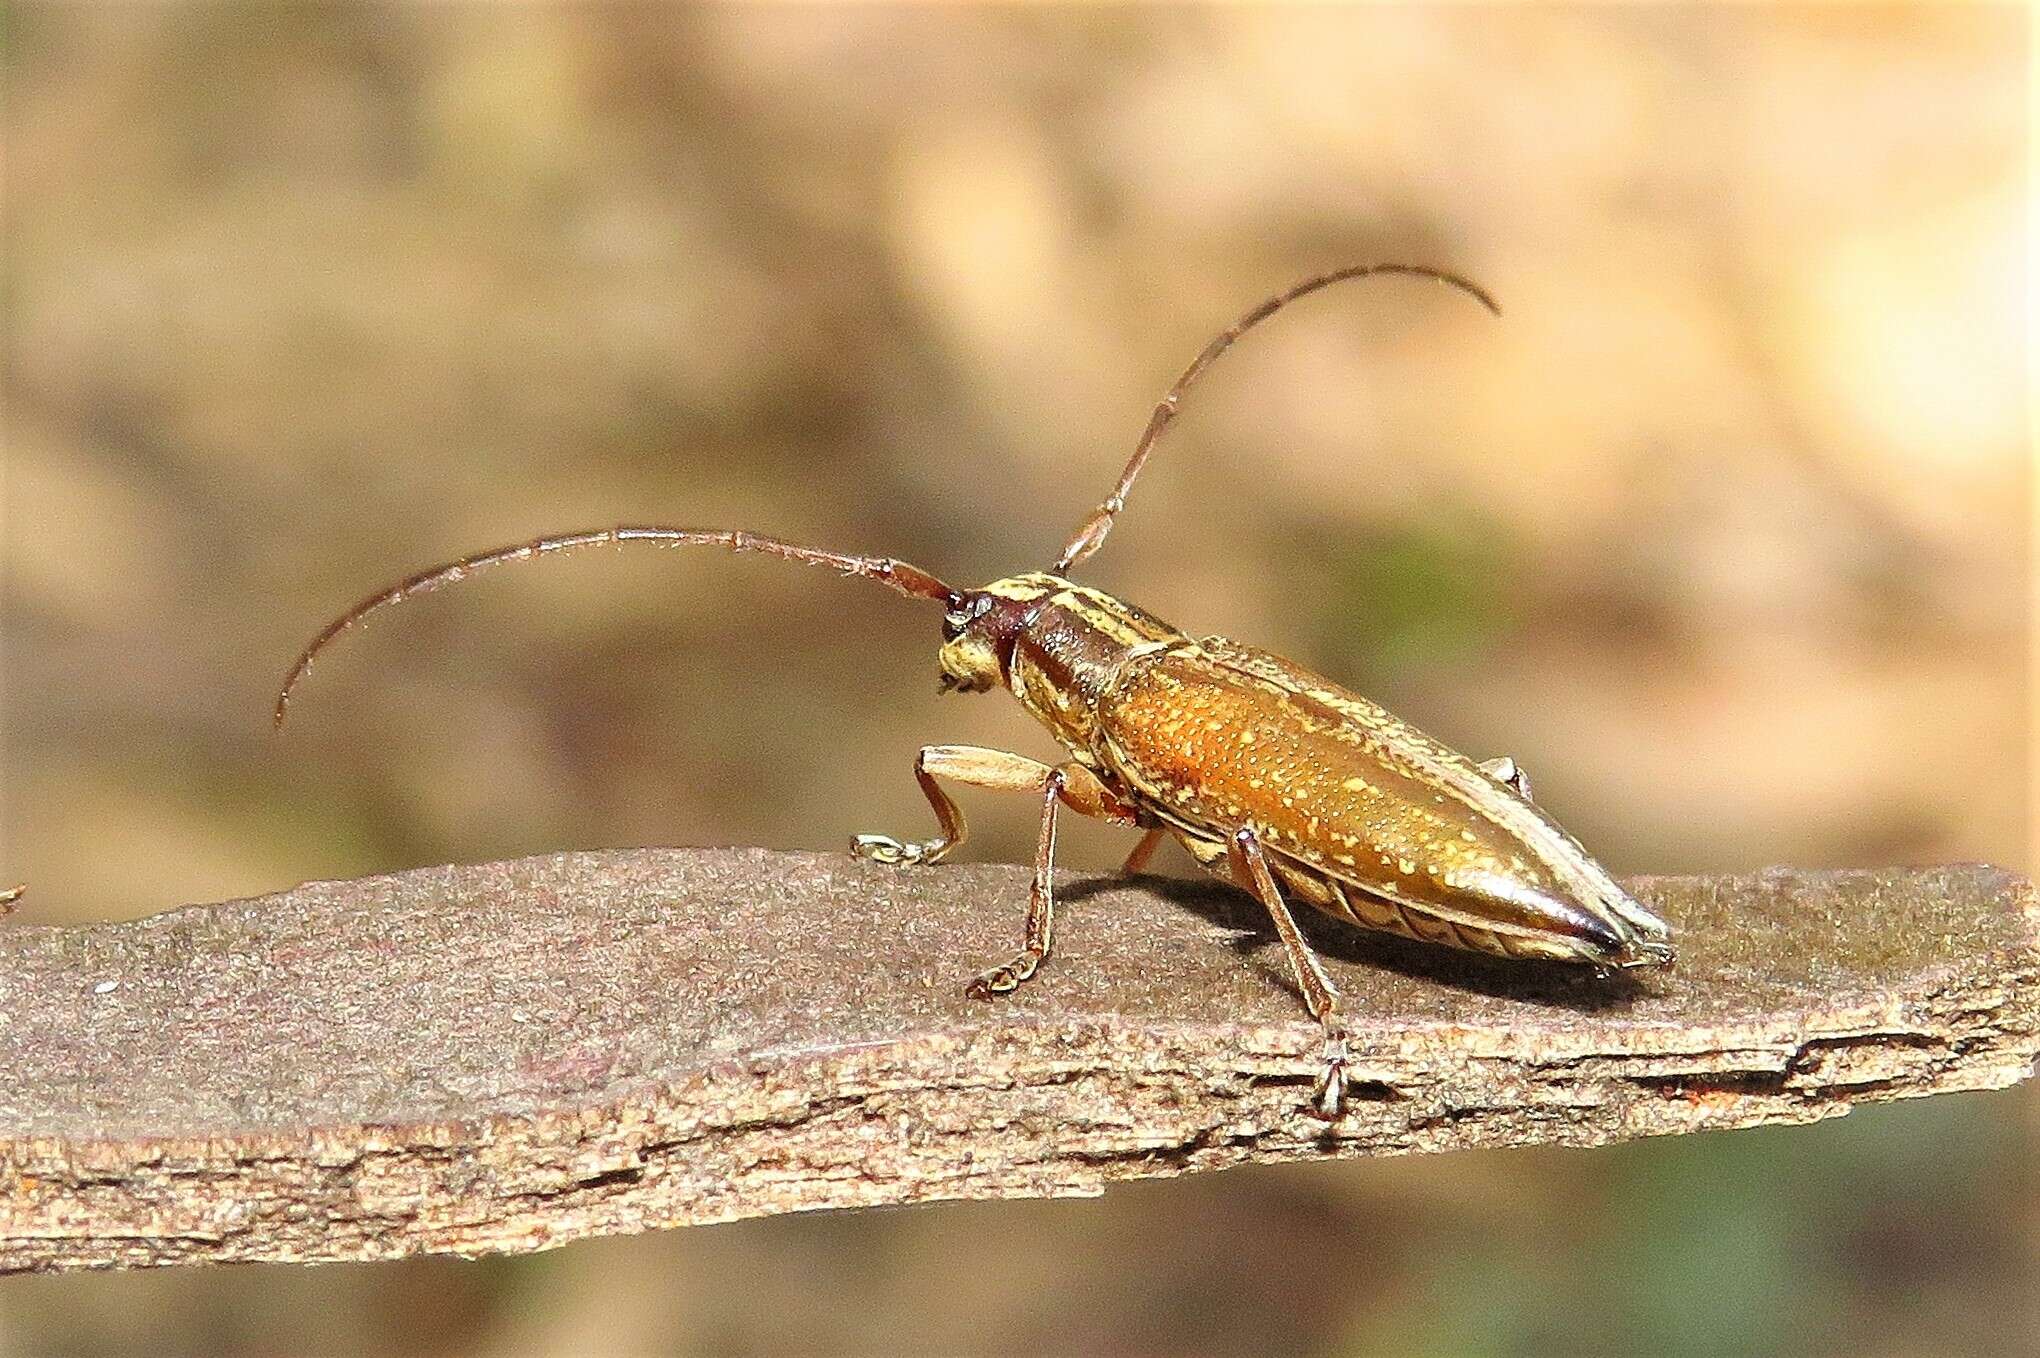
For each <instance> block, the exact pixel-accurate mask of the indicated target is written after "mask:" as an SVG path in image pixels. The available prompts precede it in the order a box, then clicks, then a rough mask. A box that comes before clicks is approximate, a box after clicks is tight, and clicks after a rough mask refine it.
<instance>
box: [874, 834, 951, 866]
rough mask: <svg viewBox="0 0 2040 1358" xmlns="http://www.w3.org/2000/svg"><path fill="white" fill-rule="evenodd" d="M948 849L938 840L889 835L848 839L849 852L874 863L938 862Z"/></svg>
mask: <svg viewBox="0 0 2040 1358" xmlns="http://www.w3.org/2000/svg"><path fill="white" fill-rule="evenodd" d="M948 850H949V846H948V845H947V844H944V843H942V842H941V841H939V840H934V841H920V840H899V839H894V838H893V837H892V836H891V835H855V836H852V837H851V840H850V852H851V853H854V854H856V855H857V856H858V857H859V858H866V859H869V860H871V861H872V862H874V863H896V864H910V863H940V862H941V861H942V858H943V855H944V854H946V853H947V852H948Z"/></svg>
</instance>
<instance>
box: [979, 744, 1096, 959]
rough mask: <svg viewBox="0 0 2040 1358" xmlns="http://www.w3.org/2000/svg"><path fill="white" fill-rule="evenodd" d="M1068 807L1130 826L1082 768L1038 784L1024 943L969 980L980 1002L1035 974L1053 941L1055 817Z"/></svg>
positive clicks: (1063, 767)
mask: <svg viewBox="0 0 2040 1358" xmlns="http://www.w3.org/2000/svg"><path fill="white" fill-rule="evenodd" d="M1058 805H1061V806H1067V807H1069V808H1070V810H1072V811H1075V812H1076V813H1077V814H1078V815H1080V816H1091V817H1094V818H1096V819H1098V820H1103V821H1109V822H1111V823H1112V824H1115V825H1133V824H1135V823H1136V821H1135V812H1134V809H1133V806H1132V804H1131V803H1129V802H1127V801H1126V800H1125V799H1124V798H1122V797H1121V796H1120V795H1119V794H1118V793H1116V792H1114V791H1113V790H1112V789H1111V788H1110V787H1108V786H1106V784H1105V783H1104V781H1103V780H1101V779H1100V778H1099V777H1098V775H1097V774H1095V773H1093V772H1091V770H1089V769H1087V768H1085V767H1084V766H1083V765H1082V764H1076V763H1068V764H1058V765H1056V766H1055V767H1054V768H1052V769H1049V770H1047V771H1046V773H1045V775H1044V776H1043V778H1042V780H1041V838H1040V839H1039V840H1037V841H1036V842H1035V846H1034V884H1033V886H1032V887H1030V888H1029V890H1028V893H1027V941H1026V943H1025V944H1024V945H1023V946H1022V947H1021V949H1020V951H1019V952H1018V953H1016V954H1014V956H1013V960H1012V961H1010V962H1007V963H1005V964H1004V965H1003V966H997V967H993V968H992V969H991V970H990V971H988V972H986V973H984V974H983V975H982V976H979V977H978V978H977V979H975V980H973V981H972V982H971V983H970V984H969V985H968V986H965V987H964V991H965V993H966V994H970V995H974V996H976V997H977V998H979V999H987V998H989V997H991V996H993V995H1003V994H1005V993H1006V992H1007V991H1009V990H1013V989H1016V988H1017V987H1018V986H1019V985H1020V983H1021V982H1023V981H1025V980H1026V979H1027V978H1028V977H1030V976H1032V975H1034V973H1035V971H1036V969H1038V968H1039V967H1040V966H1041V964H1042V963H1043V962H1044V961H1046V960H1047V958H1048V952H1049V948H1050V947H1051V946H1053V943H1054V940H1055V813H1056V808H1057V807H1058Z"/></svg>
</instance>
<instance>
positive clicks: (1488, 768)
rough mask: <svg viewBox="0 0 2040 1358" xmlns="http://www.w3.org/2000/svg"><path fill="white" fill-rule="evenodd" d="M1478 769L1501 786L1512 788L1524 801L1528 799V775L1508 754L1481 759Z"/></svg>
mask: <svg viewBox="0 0 2040 1358" xmlns="http://www.w3.org/2000/svg"><path fill="white" fill-rule="evenodd" d="M1480 771H1481V772H1482V773H1484V774H1486V775H1487V776H1488V777H1490V778H1492V779H1494V780H1495V781H1496V782H1497V783H1500V784H1501V785H1502V786H1503V787H1507V788H1513V789H1514V790H1515V793H1516V795H1517V796H1519V797H1521V798H1522V799H1523V800H1524V801H1526V802H1527V801H1529V800H1530V775H1529V774H1527V773H1525V772H1524V771H1523V766H1522V765H1521V764H1518V763H1517V762H1516V761H1515V760H1513V759H1511V758H1509V756H1507V755H1503V756H1502V757H1501V758H1499V759H1483V760H1481V761H1480Z"/></svg>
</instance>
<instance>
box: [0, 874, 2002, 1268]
mask: <svg viewBox="0 0 2040 1358" xmlns="http://www.w3.org/2000/svg"><path fill="white" fill-rule="evenodd" d="M1633 886H1634V887H1635V889H1636V891H1637V893H1638V895H1639V896H1640V897H1641V898H1642V899H1643V900H1644V901H1645V902H1646V903H1647V904H1649V905H1650V906H1651V907H1652V908H1654V909H1657V910H1660V911H1661V912H1662V913H1663V914H1664V915H1666V916H1667V917H1668V918H1669V919H1671V920H1672V921H1673V922H1674V924H1675V925H1676V927H1677V928H1678V931H1679V939H1680V944H1681V952H1680V959H1679V963H1678V965H1677V966H1676V967H1675V968H1673V969H1672V970H1670V971H1668V972H1664V973H1659V974H1652V975H1648V976H1644V977H1615V978H1607V979H1602V978H1596V977H1595V976H1593V975H1592V974H1590V973H1585V972H1581V971H1577V970H1567V969H1561V968H1536V967H1532V966H1526V965H1522V964H1516V965H1509V964H1506V963H1502V962H1499V961H1489V960H1486V959H1482V958H1478V957H1471V956H1464V955H1458V954H1451V953H1446V952H1442V951H1431V950H1426V949H1423V948H1419V947H1416V946H1413V945H1409V944H1405V943H1402V942H1400V941H1398V940H1395V939H1388V938H1376V937H1371V936H1363V935H1357V934H1352V933H1346V932H1342V931H1340V930H1339V929H1338V928H1337V927H1336V926H1331V925H1326V926H1325V927H1321V928H1318V929H1316V930H1314V933H1315V935H1316V938H1317V940H1318V942H1319V943H1320V945H1321V946H1322V948H1323V949H1324V950H1325V951H1326V952H1327V953H1328V954H1329V960H1330V964H1331V965H1332V967H1333V968H1334V970H1335V973H1336V977H1337V980H1338V982H1339V984H1340V985H1341V986H1342V987H1343V988H1344V990H1345V992H1346V994H1347V995H1348V996H1349V997H1351V1000H1352V1003H1353V1006H1354V1017H1353V1030H1354V1046H1355V1049H1356V1050H1355V1055H1356V1060H1357V1062H1358V1065H1359V1068H1360V1071H1361V1073H1362V1075H1363V1076H1364V1077H1365V1080H1366V1084H1365V1085H1363V1086H1362V1088H1361V1089H1360V1091H1359V1094H1360V1097H1359V1098H1358V1099H1357V1101H1356V1106H1355V1107H1354V1108H1353V1109H1352V1111H1351V1112H1350V1113H1349V1114H1348V1116H1347V1118H1346V1119H1345V1120H1344V1121H1343V1122H1342V1123H1341V1124H1340V1125H1338V1126H1337V1127H1336V1128H1335V1129H1331V1130H1327V1129H1326V1128H1325V1127H1324V1125H1323V1124H1321V1123H1318V1122H1315V1121H1313V1120H1312V1119H1311V1118H1310V1117H1308V1116H1307V1115H1306V1113H1305V1105H1306V1102H1307V1095H1308V1092H1309V1089H1310V1085H1311V1082H1312V1080H1313V1079H1314V1078H1315V1076H1316V1074H1317V1058H1318V1048H1319V1035H1318V1030H1317V1027H1316V1025H1315V1024H1313V1023H1311V1022H1309V1021H1308V1020H1306V1019H1305V1018H1304V1016H1303V1013H1302V1008H1301V1006H1300V1005H1299V1003H1298V1002H1297V1000H1296V997H1295V996H1294V995H1293V994H1292V993H1291V991H1290V989H1289V984H1288V979H1287V976H1286V973H1285V972H1284V969H1283V962H1282V959H1281V957H1280V955H1279V952H1278V950H1276V949H1274V948H1273V947H1272V946H1271V945H1270V943H1271V940H1270V936H1269V934H1268V932H1267V930H1266V927H1265V922H1264V918H1263V917H1262V916H1260V914H1259V910H1258V907H1257V906H1255V905H1254V904H1253V903H1252V902H1251V901H1249V900H1247V899H1246V898H1245V897H1243V896H1240V895H1238V894H1236V893H1231V892H1227V891H1224V890H1222V889H1218V888H1216V887H1210V888H1207V887H1202V886H1190V885H1185V884H1177V883H1171V882H1164V881H1158V880H1153V879H1150V880H1145V881H1142V882H1139V883H1118V882H1084V881H1081V880H1076V879H1072V880H1071V882H1070V883H1069V885H1068V886H1067V887H1066V888H1065V890H1066V892H1067V894H1066V897H1065V899H1066V903H1067V905H1068V909H1067V911H1066V912H1065V917H1064V925H1063V928H1062V929H1061V931H1060V936H1059V938H1058V940H1057V942H1058V946H1059V952H1058V954H1057V956H1056V957H1055V958H1054V960H1053V961H1052V962H1051V963H1050V964H1049V965H1048V966H1047V967H1046V968H1044V970H1043V972H1042V974H1041V976H1040V977H1039V978H1038V979H1037V980H1035V981H1033V982H1031V983H1030V984H1029V985H1027V986H1025V987H1023V988H1022V990H1021V992H1020V993H1018V994H1016V995H1013V996H1010V997H1006V998H1002V999H999V1000H995V1001H992V1002H989V1003H987V1002H981V1001H972V1000H967V999H966V998H964V996H963V995H962V993H961V990H962V982H963V981H964V980H965V979H966V978H967V977H969V976H970V975H971V974H973V973H974V971H975V970H976V969H977V968H979V967H981V966H983V965H984V964H985V963H986V962H987V961H989V960H996V959H997V958H1000V957H1003V956H1005V955H1007V953H1009V952H1010V950H1011V948H1012V945H1013V942H1014V939H1015V938H1016V937H1017V935H1018V930H1019V927H1020V918H1021V913H1022V911H1023V908H1024V902H1025V898H1026V874H1025V872H1024V871H1023V870H1022V869H1019V868H1010V867H993V866H958V867H943V868H919V869H898V868H884V867H879V866H876V865H872V864H866V863H862V862H858V861H856V860H853V859H851V858H849V857H848V856H845V855H826V854H786V853H771V852H766V851H762V850H755V849H735V850H712V851H679V850H639V851H627V852H611V853H587V854H564V855H559V856H556V857H550V858H533V859H526V860H523V861H520V862H512V863H495V864H488V865H485V866H480V867H456V868H435V869H430V870H426V871H419V872H408V873H402V874H399V875H396V876H391V877H376V878H368V879H364V880H360V881H351V882H327V883H315V884H312V885H309V886H304V887H300V888H298V889H296V890H294V891H289V892H285V893H283V894H281V895H276V896H270V897H266V898H263V899H260V900H250V901H237V902H231V903H228V904H224V905H209V906H195V907H191V908H188V909H183V910H177V911H173V912H171V913H169V914H164V915H158V916H156V917H154V918H151V919H145V920H139V921H135V922H133V923H127V924H115V925H104V926H96V927H91V928H82V929H51V928H35V927H24V926H23V925H21V923H20V922H19V921H18V920H17V921H15V922H14V923H13V924H11V925H10V926H9V928H8V929H6V930H4V931H0V1071H4V1072H5V1077H4V1087H0V1185H4V1201H0V1267H4V1268H7V1269H13V1270H24V1269H66V1268H89V1267H109V1266H111V1267H127V1266H140V1265H154V1264H174V1263H186V1262H200V1261H213V1260H227V1259H288V1260H326V1259H374V1258H389V1257H392V1256H398V1255H406V1254H415V1253H420V1252H425V1251H452V1252H456V1253H463V1254H476V1253H485V1252H490V1251H519V1250H535V1249H543V1248H545V1247H547V1246H551V1245H558V1244H562V1243H564V1242H566V1241H570V1240H574V1239H578V1238H581V1237H584V1236H591V1235H601V1234H613V1233H620V1232H630V1231H643V1230H649V1229H653V1228H657V1227H664V1226H674V1225H679V1224H682V1223H689V1222H707V1221H720V1220H727V1219H730V1218H735V1217H746V1216H755V1215H759V1214H763V1213H772V1212H787V1211H796V1210H803V1209H809V1208H818V1207H850V1206H861V1205H866V1204H872V1203H895V1202H915V1201H924V1200H929V1199H938V1198H1002V1197H1038V1196H1053V1195H1062V1194H1087V1193H1096V1192H1098V1191H1099V1190H1100V1189H1101V1187H1102V1186H1103V1185H1104V1184H1105V1183H1107V1182H1109V1181H1111V1180H1114V1179H1122V1178H1130V1177H1135V1176H1140V1175H1167V1174H1178V1173H1184V1172H1187V1171H1190V1170H1201V1169H1217V1168H1221V1167H1224V1166H1227V1165H1233V1164H1239V1163H1242V1162H1247V1161H1278V1160H1292V1159H1302V1158H1308V1157H1319V1156H1352V1155H1380V1154H1399V1153H1404V1152H1413V1151H1438V1150H1451V1149H1456V1148H1460V1147H1470V1146H1502V1145H1523V1144H1528V1143H1533V1142H1562V1143H1567V1144H1573V1145H1592V1144H1598V1143H1601V1142H1607V1141H1613V1140H1617V1139H1620V1138H1625V1137H1635V1136H1645V1135H1652V1134H1656V1133H1665V1132H1684V1131H1694V1130H1699V1129H1702V1128H1718V1127H1739V1126H1747V1125H1750V1124H1753V1123H1759V1122H1799V1121H1810V1120H1812V1119H1816V1118H1822V1117H1827V1116H1831V1115H1834V1114H1838V1113H1841V1112H1844V1111H1846V1110H1847V1109H1848V1108H1849V1107H1850V1106H1851V1105H1852V1104H1854V1103H1858V1102H1865V1101H1872V1100H1879V1099H1892V1098H1901V1097H1907V1096H1911V1095H1919V1094H1930V1093H1937V1092H1941V1091H1946V1090H1959V1089H1983V1088H1991V1087H1996V1086H2001V1085H2006V1084H2010V1083H2012V1082H2014V1081H2017V1080H2019V1079H2021V1078H2023V1077H2024V1076H2025V1075H2026V1074H2027V1073H2028V1071H2029V1069H2030V1067H2031V1065H2032V1062H2033V1058H2034V1054H2035V1050H2036V1046H2040V1037H2036V1030H2040V999H2036V995H2040V992H2036V988H2035V972H2036V965H2040V963H2036V953H2035V942H2034V913H2033V896H2032V892H2031V889H2030V888H2029V887H2028V886H2027V884H2026V883H2024V882H2023V881H2021V880H2019V879H2018V878H2015V877H2013V876H2011V875H2010V874H2007V873H2005V872H2002V871H1999V870H1996V869H1993V868H1987V867H1975V866H1968V867H1946V868H1931V869H1925V870H1900V871H1884V872H1843V873H1798V872H1783V871H1774V872H1769V873H1764V874H1760V875H1756V876H1749V877H1733V878H1710V879H1698V878H1658V879H1644V880H1640V881H1637V882H1635V883H1633Z"/></svg>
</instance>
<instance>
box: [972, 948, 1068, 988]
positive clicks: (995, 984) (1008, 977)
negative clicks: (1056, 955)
mask: <svg viewBox="0 0 2040 1358" xmlns="http://www.w3.org/2000/svg"><path fill="white" fill-rule="evenodd" d="M1045 956H1047V953H1046V952H1044V951H1043V950H1041V949H1039V948H1034V947H1027V948H1023V949H1021V951H1020V952H1019V954H1018V955H1017V956H1015V957H1014V958H1013V960H1012V961H1010V962H1008V963H1006V964H1004V965H1003V966H997V967H993V968H992V969H991V970H990V971H988V972H986V973H984V975H982V976H977V977H973V978H972V980H971V982H970V984H969V985H966V986H965V987H964V988H963V993H964V994H966V995H968V996H970V997H971V998H972V999H974V1000H988V999H990V998H991V997H992V996H994V995H1010V994H1011V993H1013V992H1014V991H1015V990H1018V989H1019V988H1020V986H1021V984H1022V983H1023V982H1025V981H1027V980H1029V979H1031V978H1032V977H1033V975H1034V973H1035V971H1036V970H1037V969H1039V968H1040V966H1041V961H1042V958H1044V957H1045Z"/></svg>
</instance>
